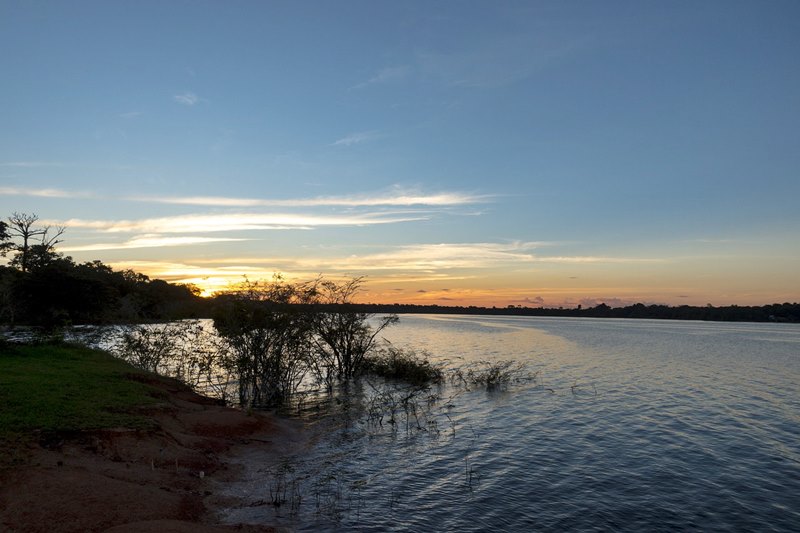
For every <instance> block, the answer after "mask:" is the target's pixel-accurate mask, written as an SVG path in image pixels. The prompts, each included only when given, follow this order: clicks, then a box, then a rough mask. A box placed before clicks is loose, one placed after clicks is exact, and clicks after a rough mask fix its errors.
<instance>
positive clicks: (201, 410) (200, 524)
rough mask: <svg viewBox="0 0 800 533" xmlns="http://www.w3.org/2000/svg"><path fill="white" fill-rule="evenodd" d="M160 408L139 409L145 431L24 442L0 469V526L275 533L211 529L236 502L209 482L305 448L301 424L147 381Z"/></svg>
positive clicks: (127, 532)
mask: <svg viewBox="0 0 800 533" xmlns="http://www.w3.org/2000/svg"><path fill="white" fill-rule="evenodd" d="M148 385H150V386H153V387H156V388H158V389H160V390H162V391H163V392H164V397H163V401H162V402H160V403H159V404H157V405H154V406H149V407H145V408H142V414H143V415H144V416H146V417H148V418H149V419H151V420H153V422H154V424H155V427H156V428H157V429H154V430H142V429H139V430H135V429H127V428H114V429H104V430H95V431H85V432H83V431H81V432H74V433H70V434H67V435H56V436H50V435H48V436H47V438H45V437H44V436H41V435H40V437H41V438H40V439H39V442H38V443H29V444H28V445H27V453H26V455H28V456H29V457H28V460H27V461H26V462H25V464H21V465H14V466H8V467H3V468H2V469H0V526H2V527H0V529H3V530H8V531H12V532H13V531H20V532H23V531H24V532H60V533H71V532H79V531H80V532H84V531H109V532H114V533H133V532H167V533H169V532H173V533H183V532H186V533H189V532H191V533H206V532H208V533H212V532H226V531H245V532H261V531H276V528H273V527H271V526H266V525H241V524H240V525H221V524H219V522H218V517H217V513H218V512H219V511H221V510H223V509H225V508H228V507H230V506H234V505H236V501H235V498H231V497H224V496H220V495H218V494H216V492H215V485H217V484H218V483H220V482H221V483H224V482H225V481H226V480H229V481H230V480H235V479H237V478H238V477H239V476H241V474H242V472H241V468H240V467H239V468H238V470H239V471H237V467H235V466H233V465H232V464H229V463H227V462H226V457H230V456H232V454H234V453H237V450H241V449H246V448H247V447H254V446H257V447H259V448H260V449H262V450H264V451H267V452H270V453H274V455H275V456H276V457H278V456H280V455H281V454H282V453H285V452H288V451H289V450H290V449H294V450H296V449H297V447H298V446H303V445H305V444H307V442H308V436H307V434H305V432H304V431H303V428H302V423H300V422H294V421H292V420H288V419H282V418H279V417H278V416H276V415H274V414H271V413H262V412H252V413H247V412H244V411H241V410H238V409H234V408H230V407H224V406H222V405H220V404H219V403H218V401H216V400H213V399H210V398H206V397H204V396H200V395H199V394H196V393H194V392H193V391H191V390H190V389H188V388H187V387H184V386H183V385H181V384H179V383H177V382H170V381H166V380H164V379H163V378H154V379H152V382H148Z"/></svg>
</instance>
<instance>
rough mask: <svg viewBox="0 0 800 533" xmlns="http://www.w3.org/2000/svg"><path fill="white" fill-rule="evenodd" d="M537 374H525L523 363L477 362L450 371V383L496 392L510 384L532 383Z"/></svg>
mask: <svg viewBox="0 0 800 533" xmlns="http://www.w3.org/2000/svg"><path fill="white" fill-rule="evenodd" d="M536 376H537V374H535V373H534V374H530V373H528V372H526V366H525V364H524V363H519V362H516V361H513V360H512V361H477V362H475V363H471V364H470V365H468V366H466V367H464V368H457V369H455V370H453V371H452V373H451V376H450V381H451V382H452V383H453V384H454V385H463V386H466V387H469V386H474V387H482V388H485V389H486V390H497V389H503V388H506V387H508V385H509V384H511V383H516V382H520V381H534V380H536Z"/></svg>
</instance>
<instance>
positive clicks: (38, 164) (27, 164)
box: [0, 161, 65, 168]
mask: <svg viewBox="0 0 800 533" xmlns="http://www.w3.org/2000/svg"><path fill="white" fill-rule="evenodd" d="M63 166H65V165H64V163H58V162H54V161H7V162H5V163H0V167H14V168H42V167H63Z"/></svg>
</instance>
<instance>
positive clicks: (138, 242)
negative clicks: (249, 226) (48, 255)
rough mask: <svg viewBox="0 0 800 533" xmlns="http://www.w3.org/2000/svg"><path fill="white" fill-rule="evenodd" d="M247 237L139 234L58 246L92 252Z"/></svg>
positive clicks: (217, 241) (64, 248)
mask: <svg viewBox="0 0 800 533" xmlns="http://www.w3.org/2000/svg"><path fill="white" fill-rule="evenodd" d="M245 240H247V239H229V238H212V237H163V236H161V235H141V236H139V237H134V238H133V239H129V240H127V241H124V242H117V243H96V244H87V245H84V246H66V247H63V248H59V251H62V252H93V251H97V250H132V249H136V248H164V247H171V246H189V245H196V244H211V243H220V242H238V241H245Z"/></svg>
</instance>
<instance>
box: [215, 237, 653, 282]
mask: <svg viewBox="0 0 800 533" xmlns="http://www.w3.org/2000/svg"><path fill="white" fill-rule="evenodd" d="M551 245H553V243H549V242H521V241H518V242H509V243H487V242H481V243H441V244H413V245H405V246H396V247H392V248H389V249H385V250H383V251H379V252H373V253H366V254H348V255H343V256H330V255H325V254H321V255H319V256H316V257H263V258H242V257H236V258H227V259H216V260H209V263H213V264H216V265H226V264H237V265H263V264H269V265H272V266H273V267H274V268H278V269H280V270H283V269H286V270H291V271H296V272H308V273H313V272H321V271H326V272H331V271H333V272H339V273H353V274H359V273H364V272H376V273H378V272H379V273H380V276H381V277H386V276H391V275H394V274H398V275H403V276H408V275H412V276H419V275H420V274H421V273H424V274H425V275H448V276H449V275H451V274H459V273H460V274H461V275H463V274H464V272H465V271H470V270H473V271H475V270H487V269H488V270H491V269H498V268H508V267H515V266H516V267H519V266H524V265H529V266H530V265H534V264H537V263H565V264H575V263H655V262H659V261H661V260H659V259H640V258H624V257H589V256H573V257H547V256H538V255H537V254H536V253H535V252H536V251H537V250H539V249H541V248H544V247H547V246H551Z"/></svg>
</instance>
